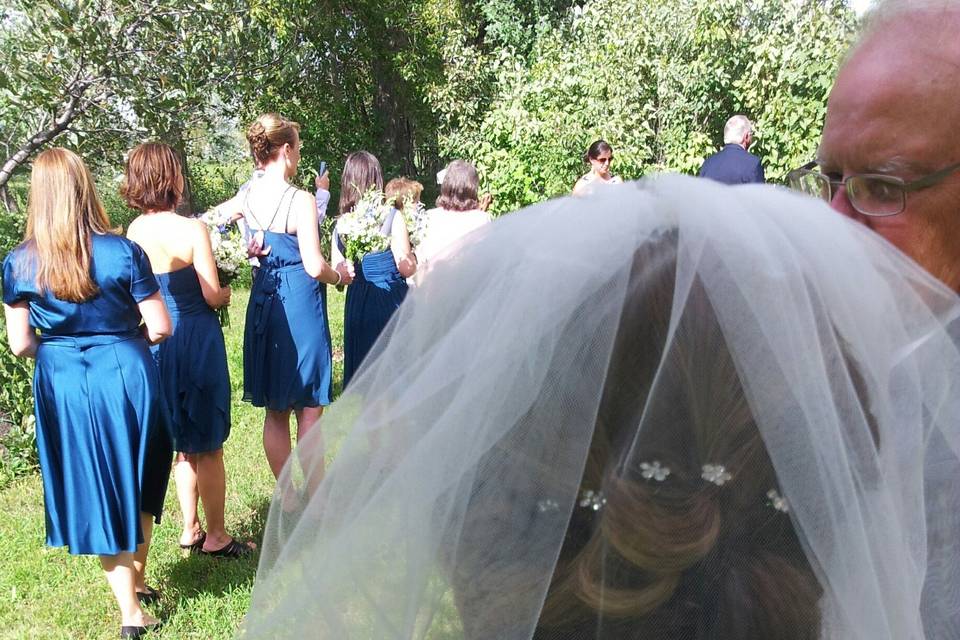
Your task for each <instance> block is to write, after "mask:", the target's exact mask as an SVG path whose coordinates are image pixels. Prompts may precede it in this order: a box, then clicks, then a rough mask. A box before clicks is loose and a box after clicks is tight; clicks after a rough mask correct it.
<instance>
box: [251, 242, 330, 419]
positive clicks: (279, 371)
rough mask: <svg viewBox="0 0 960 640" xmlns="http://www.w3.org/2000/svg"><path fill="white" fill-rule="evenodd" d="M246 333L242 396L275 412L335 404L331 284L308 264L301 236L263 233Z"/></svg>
mask: <svg viewBox="0 0 960 640" xmlns="http://www.w3.org/2000/svg"><path fill="white" fill-rule="evenodd" d="M264 245H265V246H266V247H269V248H270V253H269V254H267V255H266V256H262V257H261V258H260V268H259V269H257V272H256V275H255V276H254V278H253V286H252V287H251V289H250V302H249V304H248V305H247V319H246V326H244V333H243V399H244V400H246V401H248V402H251V403H252V404H253V405H254V406H256V407H266V408H268V409H272V410H274V411H285V410H287V409H291V408H293V409H302V408H304V407H319V406H325V405H328V404H330V397H331V395H332V390H333V387H332V371H333V358H332V356H331V352H330V327H329V325H328V324H327V288H326V285H323V284H321V283H320V282H318V281H317V280H314V279H313V278H311V277H310V276H309V275H308V274H307V272H306V271H305V270H304V268H303V261H302V259H301V258H300V246H299V244H298V242H297V237H296V236H295V235H291V234H288V233H275V232H273V231H265V232H264Z"/></svg>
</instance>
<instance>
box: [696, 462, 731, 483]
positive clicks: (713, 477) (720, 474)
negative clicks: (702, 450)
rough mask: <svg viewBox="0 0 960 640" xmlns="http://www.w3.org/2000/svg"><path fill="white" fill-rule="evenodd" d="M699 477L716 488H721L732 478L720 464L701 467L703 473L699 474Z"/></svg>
mask: <svg viewBox="0 0 960 640" xmlns="http://www.w3.org/2000/svg"><path fill="white" fill-rule="evenodd" d="M700 477H701V478H703V479H704V480H706V481H707V482H712V483H713V484H715V485H717V486H718V487H722V486H723V485H725V484H726V483H727V482H729V481H730V479H731V478H733V476H732V475H730V474H729V473H728V472H727V470H726V468H725V467H724V466H723V465H722V464H705V465H703V473H701V474H700Z"/></svg>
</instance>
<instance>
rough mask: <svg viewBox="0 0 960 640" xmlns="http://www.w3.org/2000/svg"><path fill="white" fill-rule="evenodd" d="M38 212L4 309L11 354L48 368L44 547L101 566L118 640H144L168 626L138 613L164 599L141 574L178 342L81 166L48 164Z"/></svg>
mask: <svg viewBox="0 0 960 640" xmlns="http://www.w3.org/2000/svg"><path fill="white" fill-rule="evenodd" d="M28 211H29V213H28V216H29V217H28V219H27V231H26V236H25V239H24V242H23V244H21V245H20V246H18V247H17V248H16V249H14V250H13V251H11V252H10V254H9V255H7V257H6V259H5V260H4V263H3V302H4V314H5V316H6V321H7V336H8V339H9V341H10V348H11V349H12V350H13V352H14V353H15V354H16V355H18V356H21V357H30V358H36V361H37V362H36V369H35V370H34V380H33V393H34V405H35V415H36V419H37V450H38V452H39V455H40V469H41V474H42V476H43V496H44V507H45V511H46V523H47V544H48V545H50V546H54V547H60V546H66V547H68V550H69V552H70V553H71V554H95V555H98V556H100V564H101V566H102V567H103V570H104V571H105V572H106V576H107V582H109V584H110V588H111V590H112V591H113V595H114V597H115V598H116V599H117V604H118V605H119V607H120V614H121V633H120V635H121V637H125V638H137V637H140V636H141V635H143V634H144V633H146V632H147V631H148V630H150V629H151V628H153V627H154V626H156V625H157V620H156V619H155V618H153V617H151V616H149V615H147V614H146V613H144V612H143V610H142V609H141V607H140V603H141V602H152V601H154V600H155V599H156V592H155V591H154V590H152V589H151V588H150V587H148V586H147V585H146V582H144V569H145V565H146V558H147V550H148V548H149V546H150V535H151V532H152V529H153V524H154V520H156V521H157V522H159V521H160V514H161V511H162V508H163V497H164V494H165V493H166V487H167V477H168V475H169V465H170V459H171V458H172V455H173V452H172V448H171V442H170V436H169V433H168V430H167V425H166V424H165V422H164V420H163V411H162V400H161V396H160V385H159V380H158V378H157V370H156V366H155V365H154V363H153V359H152V358H151V356H150V350H149V348H148V343H151V344H155V343H158V342H160V341H162V340H163V339H165V338H167V337H168V336H169V335H170V334H171V326H170V318H169V316H168V315H167V311H166V309H165V308H164V304H163V299H162V298H161V296H160V293H159V291H158V289H159V287H158V285H157V280H156V278H155V277H154V275H153V272H152V271H151V269H150V263H149V261H148V260H147V256H146V255H145V254H144V253H143V251H142V250H141V249H140V247H138V246H137V245H136V244H134V243H133V242H130V241H129V240H127V239H125V238H123V237H121V236H118V235H115V234H113V233H112V232H111V230H110V221H109V220H108V219H107V215H106V213H105V211H104V209H103V205H102V204H101V203H100V199H99V198H98V196H97V193H96V190H95V189H94V184H93V179H92V178H91V176H90V172H89V171H88V170H87V167H86V165H84V163H83V161H82V160H81V159H80V158H79V157H78V156H77V155H76V154H74V153H72V152H70V151H67V150H66V149H50V150H47V151H44V152H43V153H41V154H40V155H39V156H37V159H36V160H35V161H34V164H33V170H32V173H31V178H30V196H29V204H28ZM141 322H143V323H144V324H143V325H141ZM38 332H39V333H38Z"/></svg>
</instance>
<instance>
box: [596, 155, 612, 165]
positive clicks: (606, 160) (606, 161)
mask: <svg viewBox="0 0 960 640" xmlns="http://www.w3.org/2000/svg"><path fill="white" fill-rule="evenodd" d="M594 160H596V161H597V162H599V163H600V164H610V163H611V162H613V156H607V157H606V158H594Z"/></svg>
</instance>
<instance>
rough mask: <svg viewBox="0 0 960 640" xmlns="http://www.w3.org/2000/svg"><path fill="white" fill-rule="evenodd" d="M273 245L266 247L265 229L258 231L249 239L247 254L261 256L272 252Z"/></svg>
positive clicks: (252, 256) (254, 256) (251, 256)
mask: <svg viewBox="0 0 960 640" xmlns="http://www.w3.org/2000/svg"><path fill="white" fill-rule="evenodd" d="M270 249H271V247H264V240H263V231H257V232H256V233H254V234H253V235H251V236H250V239H249V240H247V256H248V257H250V258H259V257H260V256H265V255H267V254H268V253H270Z"/></svg>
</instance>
